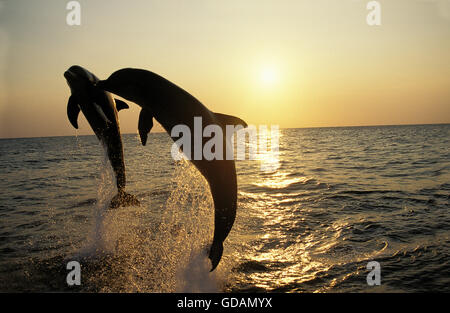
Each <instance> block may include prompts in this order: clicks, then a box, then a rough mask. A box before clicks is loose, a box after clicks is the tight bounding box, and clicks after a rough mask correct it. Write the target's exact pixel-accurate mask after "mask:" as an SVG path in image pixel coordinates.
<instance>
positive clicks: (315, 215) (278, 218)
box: [0, 124, 450, 292]
mask: <svg viewBox="0 0 450 313" xmlns="http://www.w3.org/2000/svg"><path fill="white" fill-rule="evenodd" d="M122 139H123V143H124V152H125V164H126V173H127V187H126V191H127V192H129V193H131V194H134V195H136V196H137V197H138V198H139V199H140V201H141V206H139V207H121V208H118V209H114V210H110V209H107V207H108V201H109V200H110V199H111V197H112V196H114V194H115V191H116V190H115V189H116V187H115V183H114V179H113V173H112V170H111V168H110V166H109V163H108V162H107V161H106V159H105V154H104V151H103V149H102V146H101V145H100V144H99V142H98V140H97V138H96V137H95V136H71V137H48V138H22V139H1V140H0V178H1V180H0V190H1V192H0V291H1V292H8V291H18V292H41V291H42V292H54V291H62V292H66V291H69V292H450V237H449V235H450V212H449V208H450V207H449V201H450V125H449V124H445V125H411V126H409V125H408V126H373V127H339V128H303V129H281V130H280V136H279V144H280V146H279V156H278V158H274V157H273V156H271V155H265V154H261V155H259V156H258V157H257V158H256V160H238V161H236V168H237V178H238V209H237V216H236V221H235V224H234V226H233V229H232V231H231V233H230V235H229V236H228V238H227V239H226V241H225V243H224V253H223V258H222V261H221V262H220V264H219V266H218V268H217V269H216V270H215V271H214V272H212V273H209V268H210V265H209V263H208V260H207V256H206V251H207V248H208V245H209V244H210V243H211V239H212V235H213V229H214V225H213V212H214V208H213V204H212V199H211V196H210V192H209V188H208V186H207V183H206V181H205V180H204V178H203V177H202V176H201V175H200V174H199V172H198V171H197V170H196V169H195V168H194V167H193V166H192V165H191V164H190V163H188V162H186V161H174V160H173V159H172V157H171V154H170V149H171V146H172V141H171V139H170V137H169V136H168V135H167V134H166V133H151V134H150V135H149V139H148V142H147V146H145V147H143V146H141V144H140V141H139V138H138V135H137V134H124V135H122ZM261 163H268V164H270V165H271V166H269V167H262V166H261ZM70 261H77V262H79V264H80V265H81V285H79V286H68V284H67V282H66V277H67V275H68V274H69V272H70V269H67V267H66V266H67V263H68V262H70ZM371 261H376V262H378V264H379V269H380V271H379V277H380V284H379V285H370V284H368V278H367V277H368V275H369V274H370V272H371V269H368V268H367V265H368V263H369V262H371Z"/></svg>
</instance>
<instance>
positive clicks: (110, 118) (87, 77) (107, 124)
mask: <svg viewBox="0 0 450 313" xmlns="http://www.w3.org/2000/svg"><path fill="white" fill-rule="evenodd" d="M64 77H65V78H66V80H67V84H68V85H69V87H70V90H71V92H72V95H71V96H70V98H69V102H68V104H67V116H68V117H69V121H70V123H71V124H72V126H73V127H75V128H76V129H78V115H79V113H80V110H81V111H82V112H83V114H84V116H85V117H86V119H87V121H88V123H89V125H90V126H91V128H92V130H93V131H94V133H95V135H96V136H97V138H98V139H99V140H100V142H101V143H102V144H103V146H104V147H105V149H106V152H107V154H108V158H109V161H110V163H111V166H112V168H113V170H114V173H115V176H116V182H117V191H118V193H117V195H115V196H114V197H113V198H112V199H111V202H110V207H111V208H117V207H119V206H121V205H125V206H127V205H139V200H138V199H137V198H136V197H135V196H133V195H130V194H128V193H126V192H125V183H126V179H125V163H124V160H123V147H122V138H121V135H120V127H119V120H118V118H117V111H120V110H121V109H128V105H127V104H126V103H125V102H123V101H121V100H118V99H115V100H114V99H113V98H112V97H111V94H110V93H108V92H105V91H103V90H102V89H99V88H97V87H96V86H95V84H96V83H97V82H98V81H99V79H98V78H97V77H96V76H95V75H94V74H92V73H91V72H89V71H88V70H86V69H84V68H82V67H81V66H78V65H74V66H71V67H70V68H69V69H68V70H67V71H66V72H64Z"/></svg>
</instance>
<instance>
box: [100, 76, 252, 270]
mask: <svg viewBox="0 0 450 313" xmlns="http://www.w3.org/2000/svg"><path fill="white" fill-rule="evenodd" d="M97 87H99V88H101V89H103V90H106V91H109V92H112V93H114V94H117V95H119V96H121V97H123V98H125V99H127V100H129V101H132V102H135V103H136V104H138V105H139V106H140V107H142V110H141V112H140V115H139V122H138V130H139V134H140V138H141V142H142V144H143V145H145V144H146V142H147V134H148V133H149V132H150V130H151V128H152V127H153V118H155V120H157V121H158V122H159V123H160V124H161V126H162V127H163V128H164V129H165V130H166V131H167V132H168V133H169V135H170V134H171V130H172V128H173V127H174V126H177V125H186V126H188V127H189V129H190V130H191V143H194V142H195V141H194V138H193V137H194V131H193V129H194V117H201V118H202V124H203V127H206V126H207V125H219V126H220V127H222V129H225V126H226V125H233V126H241V128H243V127H247V123H245V122H244V121H243V120H241V119H240V118H237V117H234V116H230V115H225V114H220V113H214V112H211V111H210V110H209V109H208V108H207V107H206V106H204V105H203V104H202V103H201V102H200V101H199V100H197V99H196V98H195V97H194V96H192V95H191V94H189V93H188V92H187V91H185V90H183V89H182V88H180V87H178V86H176V85H175V84H173V83H172V82H170V81H168V80H166V79H165V78H163V77H161V76H159V75H158V74H155V73H153V72H150V71H146V70H143V69H133V68H125V69H121V70H118V71H116V72H114V73H113V74H111V76H109V78H108V79H106V80H101V81H99V82H98V83H97ZM223 133H225V131H223ZM222 137H223V142H222V144H223V147H224V149H223V151H225V149H229V147H230V146H229V145H227V144H226V142H227V141H228V138H226V136H222ZM172 139H173V140H174V141H175V139H176V138H173V137H172ZM205 141H206V140H205V138H203V142H202V149H203V145H204V144H205ZM184 148H185V147H183V149H184ZM183 152H185V151H183ZM190 155H191V156H194V145H191V154H190ZM191 162H192V163H193V164H194V165H195V167H196V168H197V169H198V170H199V171H200V173H201V174H202V175H203V176H204V177H205V178H206V180H207V181H208V184H209V186H210V189H211V195H212V198H213V201H214V208H215V210H214V237H213V242H212V244H211V247H210V250H209V256H208V257H209V259H210V260H211V264H212V269H211V271H213V270H214V269H215V268H216V267H217V265H218V264H219V262H220V259H221V258H222V254H223V242H224V241H225V239H226V237H227V236H228V233H229V232H230V230H231V228H232V227H233V223H234V220H235V217H236V207H237V179H236V167H235V163H234V160H226V158H225V157H223V160H218V159H212V160H206V159H201V160H195V159H194V158H193V159H191Z"/></svg>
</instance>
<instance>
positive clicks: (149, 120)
mask: <svg viewBox="0 0 450 313" xmlns="http://www.w3.org/2000/svg"><path fill="white" fill-rule="evenodd" d="M152 127H153V113H152V111H150V110H148V109H142V110H141V113H139V123H138V130H139V136H140V137H141V143H142V145H143V146H145V144H146V143H147V136H148V133H149V132H150V130H151V129H152Z"/></svg>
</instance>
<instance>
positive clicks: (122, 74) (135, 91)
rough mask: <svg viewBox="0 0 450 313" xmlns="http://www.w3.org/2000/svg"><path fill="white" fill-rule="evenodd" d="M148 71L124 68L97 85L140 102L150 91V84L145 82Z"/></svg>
mask: <svg viewBox="0 0 450 313" xmlns="http://www.w3.org/2000/svg"><path fill="white" fill-rule="evenodd" d="M148 73H149V72H148V71H145V70H141V69H134V68H124V69H121V70H118V71H115V72H114V73H112V74H111V76H109V77H108V79H106V80H100V81H98V82H97V84H96V86H97V87H98V88H100V89H103V90H105V91H109V92H112V93H114V94H116V95H119V96H121V97H122V98H125V99H127V100H129V101H133V102H135V103H138V104H139V103H140V102H141V101H140V100H141V99H143V97H144V95H145V94H146V93H147V92H148V88H149V87H148V85H147V86H146V85H145V84H144V83H143V82H144V81H145V80H146V78H147V75H148Z"/></svg>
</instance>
